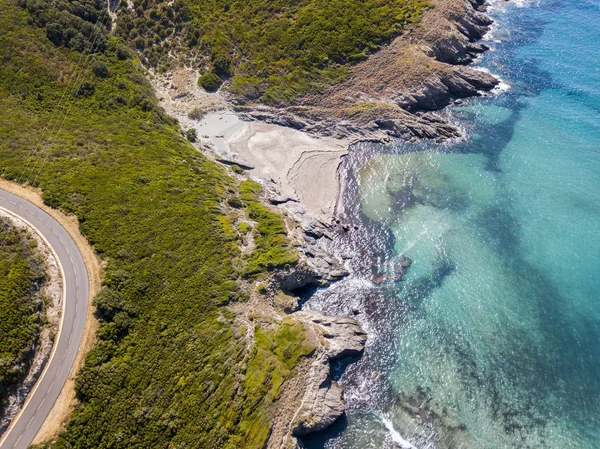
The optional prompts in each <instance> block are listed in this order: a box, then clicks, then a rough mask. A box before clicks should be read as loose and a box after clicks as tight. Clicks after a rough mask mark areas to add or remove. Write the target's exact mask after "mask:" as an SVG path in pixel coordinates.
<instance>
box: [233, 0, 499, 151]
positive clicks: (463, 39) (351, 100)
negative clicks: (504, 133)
mask: <svg viewBox="0 0 600 449" xmlns="http://www.w3.org/2000/svg"><path fill="white" fill-rule="evenodd" d="M484 11H485V6H484V1H483V0H432V8H431V9H430V10H429V11H427V12H426V13H425V14H424V16H423V18H422V20H421V22H420V24H419V25H418V26H417V27H415V28H414V29H411V30H407V31H406V32H405V33H403V34H402V35H401V36H399V37H397V38H396V39H394V40H393V41H392V42H391V43H390V44H389V45H386V46H384V47H382V48H380V49H379V50H378V51H377V52H375V53H373V54H371V55H370V56H369V57H368V59H367V60H365V61H363V62H361V63H359V64H357V65H356V66H354V67H353V68H352V69H351V74H350V76H349V77H348V78H347V79H346V80H345V81H344V82H342V83H341V84H338V85H335V86H331V87H329V88H328V89H327V90H326V92H325V93H324V94H319V95H315V96H311V97H305V98H302V99H301V100H300V101H298V104H296V105H294V106H293V107H287V108H279V109H277V110H275V109H274V108H271V107H267V106H262V105H250V106H245V107H243V108H239V111H240V112H241V113H242V114H243V115H245V116H246V117H247V118H249V119H255V120H262V121H266V122H270V123H277V124H280V125H284V126H291V127H294V128H297V129H302V130H304V131H307V132H310V133H315V134H320V135H327V136H334V137H337V138H348V137H350V138H354V139H356V140H361V139H370V140H387V139H389V137H396V138H404V139H412V138H430V139H439V140H443V139H447V138H452V137H457V136H459V135H460V132H459V130H458V129H457V128H456V127H455V126H453V125H452V124H450V123H449V122H447V121H446V120H445V119H443V118H441V117H440V116H438V115H435V114H433V113H432V111H436V110H439V109H441V108H443V107H445V106H447V105H449V104H451V103H453V102H454V101H455V100H457V99H461V98H466V97H471V96H477V95H481V94H482V92H485V91H489V90H491V89H493V88H494V87H495V86H497V85H498V84H499V80H498V79H497V78H495V77H494V76H492V75H490V74H489V73H486V72H484V71H481V70H477V69H475V68H472V67H468V66H467V64H469V63H471V62H472V61H473V60H474V59H475V58H476V57H477V56H478V55H479V54H481V53H482V52H484V51H485V50H486V49H487V48H486V47H485V46H484V45H482V44H479V43H477V42H476V41H477V40H478V39H480V38H481V37H482V36H483V35H484V34H485V33H486V32H487V30H488V29H489V26H490V25H491V23H492V20H491V19H490V18H489V17H488V16H487V15H486V14H485V12H484Z"/></svg>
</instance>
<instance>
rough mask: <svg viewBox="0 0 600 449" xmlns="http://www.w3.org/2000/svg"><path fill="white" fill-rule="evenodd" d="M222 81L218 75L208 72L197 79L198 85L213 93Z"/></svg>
mask: <svg viewBox="0 0 600 449" xmlns="http://www.w3.org/2000/svg"><path fill="white" fill-rule="evenodd" d="M221 84H223V81H222V80H221V78H219V76H218V75H216V74H214V73H212V72H208V73H205V74H204V75H201V76H200V78H198V85H199V86H200V87H202V88H203V89H204V90H206V91H208V92H215V91H216V90H218V89H219V87H221Z"/></svg>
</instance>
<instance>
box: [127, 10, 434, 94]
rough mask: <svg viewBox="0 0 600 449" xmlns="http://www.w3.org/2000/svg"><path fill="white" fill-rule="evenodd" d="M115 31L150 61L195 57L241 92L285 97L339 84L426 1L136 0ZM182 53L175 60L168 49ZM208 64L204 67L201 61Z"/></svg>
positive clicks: (165, 64)
mask: <svg viewBox="0 0 600 449" xmlns="http://www.w3.org/2000/svg"><path fill="white" fill-rule="evenodd" d="M133 5H134V7H133V8H132V9H130V8H129V7H128V6H127V4H126V2H124V1H123V2H121V5H120V9H119V19H118V22H117V33H119V34H120V35H121V36H123V37H124V38H125V39H126V40H127V41H129V42H131V43H132V45H133V46H135V47H136V48H137V49H138V50H139V51H141V52H142V54H143V60H144V62H145V63H146V64H148V65H149V66H152V67H157V68H159V70H166V69H168V68H169V67H170V66H171V65H172V64H174V63H182V62H184V61H186V60H187V61H188V62H189V61H191V62H192V63H193V65H195V66H201V68H203V69H210V70H212V72H214V73H216V74H217V75H219V76H221V77H228V76H230V75H233V80H232V83H231V87H230V88H231V89H232V90H233V91H234V92H235V93H236V94H238V95H240V96H243V97H246V98H249V99H252V98H260V99H261V100H262V101H266V102H271V103H285V102H289V101H291V100H293V99H294V98H295V97H296V96H298V95H302V94H306V93H308V92H310V91H312V90H315V89H317V90H318V89H320V88H322V86H323V84H324V83H334V82H336V81H339V80H340V79H341V78H343V77H344V76H345V74H346V65H347V64H349V63H354V62H357V61H360V60H362V59H364V58H365V54H366V53H368V52H369V51H372V50H374V49H376V48H377V47H378V46H379V45H381V44H382V43H383V42H385V41H386V40H388V39H390V38H391V37H393V36H395V35H397V34H398V33H400V32H401V31H402V30H403V29H404V28H405V27H406V25H408V24H412V23H415V22H416V21H417V20H418V18H419V17H420V14H421V10H422V8H423V7H424V6H426V5H427V1H426V0H369V1H365V0H298V1H290V0H253V1H247V0H175V1H174V2H171V1H167V0H134V1H133ZM173 54H175V55H179V56H180V58H181V59H180V61H178V62H176V61H175V60H174V59H173V58H172V56H171V55H173ZM202 66H204V67H202Z"/></svg>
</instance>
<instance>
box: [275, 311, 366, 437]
mask: <svg viewBox="0 0 600 449" xmlns="http://www.w3.org/2000/svg"><path fill="white" fill-rule="evenodd" d="M291 317H292V318H293V319H295V320H297V321H299V322H301V323H302V324H303V325H304V327H305V329H306V330H307V333H308V334H309V335H310V337H311V340H312V344H313V345H314V346H315V348H316V349H315V352H314V353H313V355H312V357H310V358H308V359H306V360H305V362H304V363H303V364H302V366H301V367H300V368H299V369H298V372H297V374H296V376H295V377H294V379H292V380H291V381H290V382H289V383H288V384H287V385H286V386H285V387H284V391H285V392H284V394H283V395H282V398H281V399H280V402H279V405H280V406H279V407H278V409H277V412H276V414H275V416H274V422H273V431H272V433H271V435H270V438H269V442H268V445H267V448H268V449H284V448H285V449H289V448H298V447H302V443H301V441H300V440H298V438H299V437H302V436H305V435H308V434H311V433H314V432H319V431H321V430H324V429H326V428H328V427H329V426H331V425H332V424H333V423H334V422H335V421H336V420H337V419H339V418H340V417H341V416H342V415H343V414H344V412H345V404H344V398H343V393H344V388H343V387H342V386H341V385H340V384H339V383H338V382H336V381H335V380H333V375H332V374H333V373H332V371H333V368H332V365H333V363H334V362H336V361H339V360H343V359H347V358H351V357H358V356H360V355H361V354H362V352H363V350H364V347H365V343H366V341H367V334H366V332H365V331H364V330H363V329H362V327H361V326H360V324H359V322H358V321H357V320H355V319H354V318H349V317H334V316H328V315H325V314H322V313H321V312H318V311H315V310H308V311H299V312H295V313H293V314H291Z"/></svg>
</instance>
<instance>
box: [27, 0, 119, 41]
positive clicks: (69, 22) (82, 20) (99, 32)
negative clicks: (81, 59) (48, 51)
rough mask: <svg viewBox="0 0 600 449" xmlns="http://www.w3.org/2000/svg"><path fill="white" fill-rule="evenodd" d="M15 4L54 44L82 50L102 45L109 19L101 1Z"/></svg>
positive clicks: (43, 0)
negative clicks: (25, 12) (44, 31)
mask: <svg viewBox="0 0 600 449" xmlns="http://www.w3.org/2000/svg"><path fill="white" fill-rule="evenodd" d="M19 4H20V5H21V6H22V7H24V8H26V9H27V10H28V11H29V12H30V13H31V15H30V16H29V21H30V22H34V23H35V24H36V25H38V26H42V27H44V28H45V30H46V36H47V37H48V39H50V40H51V41H52V42H53V43H54V44H56V45H64V46H65V47H69V48H72V49H74V50H78V51H85V52H92V51H104V50H105V49H106V34H107V33H108V31H109V29H110V23H111V22H110V17H109V15H108V8H107V5H106V2H105V1H103V0H77V1H69V0H19Z"/></svg>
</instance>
